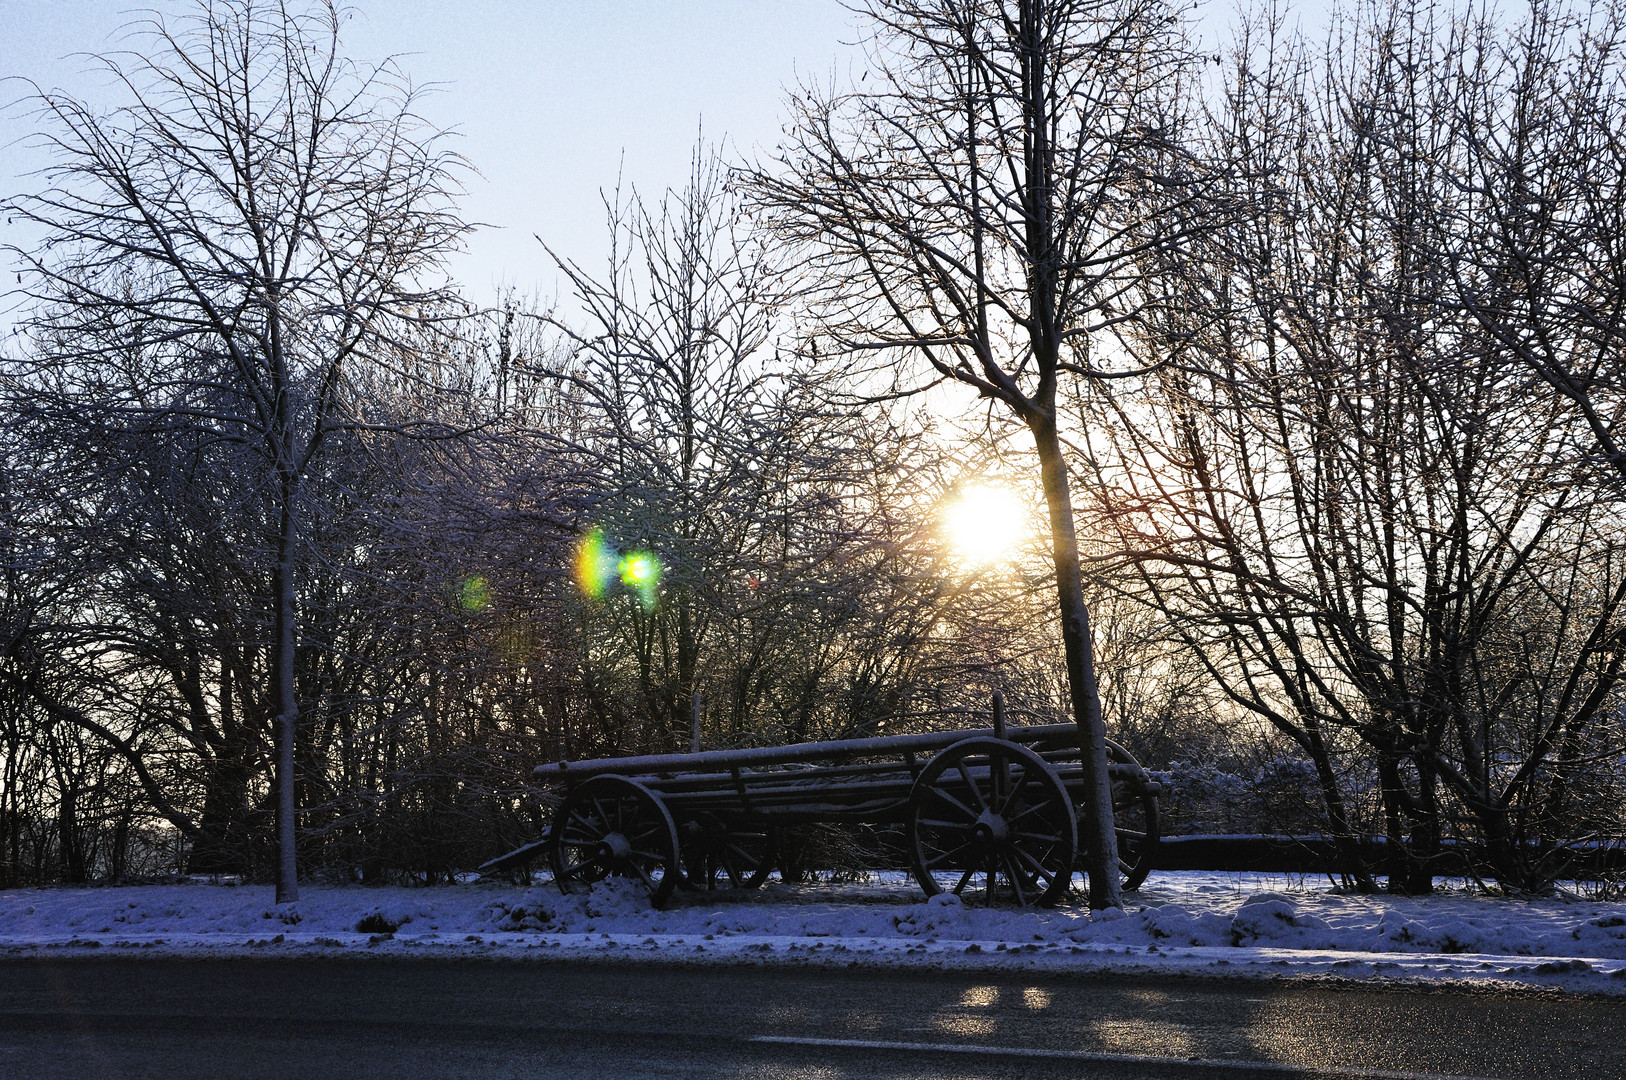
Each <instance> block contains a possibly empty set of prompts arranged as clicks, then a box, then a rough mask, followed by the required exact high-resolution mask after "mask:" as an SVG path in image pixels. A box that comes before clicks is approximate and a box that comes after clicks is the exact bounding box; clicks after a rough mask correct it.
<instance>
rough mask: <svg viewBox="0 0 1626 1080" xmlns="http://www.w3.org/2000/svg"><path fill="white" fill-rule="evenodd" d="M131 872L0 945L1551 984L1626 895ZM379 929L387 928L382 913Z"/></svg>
mask: <svg viewBox="0 0 1626 1080" xmlns="http://www.w3.org/2000/svg"><path fill="white" fill-rule="evenodd" d="M301 894H302V895H301V899H300V900H299V902H298V903H297V904H290V905H284V906H281V907H279V906H276V905H275V904H273V903H272V902H271V901H272V895H271V890H270V889H269V888H267V887H264V886H234V885H210V884H203V883H193V884H183V885H141V886H128V887H102V888H95V887H92V888H52V889H24V890H12V891H6V892H0V955H6V954H10V955H18V954H28V953H44V954H49V955H62V954H64V953H74V952H78V951H79V950H89V949H96V948H106V949H110V950H118V951H120V952H124V951H142V952H144V953H145V954H147V955H158V954H164V955H175V954H189V955H202V954H209V955H221V954H244V955H248V954H252V955H256V956H264V955H276V954H283V955H309V954H312V953H316V952H323V951H326V952H334V953H358V954H368V955H431V954H446V953H458V954H468V955H479V956H490V957H513V958H523V957H544V956H545V957H560V956H569V957H573V958H580V959H589V958H601V959H623V960H627V959H631V960H638V961H654V962H681V963H740V962H750V963H786V964H818V965H832V964H833V965H841V966H848V965H851V964H863V965H908V966H927V967H952V968H970V969H984V970H986V969H994V968H1011V969H1019V970H1047V971H1058V972H1060V971H1102V970H1114V971H1133V972H1156V973H1163V974H1170V973H1188V974H1199V975H1205V976H1215V975H1219V976H1240V977H1265V978H1279V977H1300V976H1331V977H1343V978H1353V979H1364V978H1379V979H1392V980H1402V981H1408V982H1410V981H1458V982H1473V983H1499V984H1503V985H1507V984H1525V985H1530V986H1544V987H1559V988H1564V989H1568V990H1577V991H1586V992H1592V993H1604V994H1613V995H1620V996H1626V903H1620V902H1613V903H1601V902H1594V901H1589V900H1584V899H1553V900H1537V901H1528V900H1508V899H1497V898H1490V897H1485V896H1481V895H1476V894H1474V893H1473V892H1471V891H1469V890H1467V889H1464V888H1459V889H1453V890H1450V891H1446V892H1441V893H1438V894H1436V895H1434V896H1430V897H1423V898H1399V897H1389V896H1357V895H1350V894H1345V893H1339V892H1336V891H1333V890H1332V889H1330V888H1329V887H1328V885H1327V883H1326V882H1325V881H1324V880H1323V881H1321V882H1319V883H1318V882H1317V881H1315V880H1313V879H1312V880H1305V879H1301V878H1296V877H1284V876H1279V875H1261V874H1227V873H1197V872H1186V873H1160V874H1154V875H1153V877H1152V879H1151V880H1150V881H1148V882H1147V884H1146V885H1145V886H1144V887H1142V888H1141V890H1140V891H1139V892H1138V893H1132V894H1130V901H1129V905H1128V907H1127V909H1126V910H1123V911H1107V912H1101V913H1096V914H1094V915H1092V914H1091V913H1090V912H1089V911H1088V909H1087V908H1085V907H1083V906H1082V904H1069V905H1064V906H1061V907H1058V908H1055V909H1052V910H1048V911H1018V910H1010V909H987V908H974V907H970V906H967V905H964V904H961V903H960V901H959V900H958V899H956V898H955V897H953V896H947V895H940V896H936V897H933V898H932V899H930V900H926V899H923V898H922V897H921V894H920V891H919V889H918V888H917V887H916V886H915V885H914V883H913V882H912V881H911V880H909V879H908V877H907V876H906V875H904V874H883V875H878V876H877V877H876V878H875V879H874V880H873V881H871V882H869V883H866V884H858V885H801V886H788V885H780V884H777V883H771V884H769V885H768V887H766V888H764V889H762V890H760V891H758V892H755V893H747V894H725V893H718V894H711V895H705V894H701V895H695V894H689V895H684V894H681V893H680V894H679V895H678V898H677V899H676V901H675V902H674V904H673V905H672V906H671V907H670V908H669V909H668V910H666V911H653V910H651V909H650V908H649V906H648V901H647V899H646V898H645V896H644V894H643V893H642V892H641V890H638V889H635V888H632V887H629V886H628V885H627V884H626V883H622V882H609V883H605V884H601V885H599V886H597V887H596V888H595V889H594V890H593V891H592V892H591V893H589V894H587V895H579V896H561V895H560V894H559V892H558V891H557V890H556V889H555V888H554V887H553V886H552V885H551V884H540V885H535V886H532V887H529V888H521V887H517V886H513V885H504V884H500V883H496V882H472V883H469V884H464V885H456V886H448V887H436V888H365V887H360V886H349V887H321V886H312V885H306V886H303V887H302V889H301ZM392 928H393V929H392Z"/></svg>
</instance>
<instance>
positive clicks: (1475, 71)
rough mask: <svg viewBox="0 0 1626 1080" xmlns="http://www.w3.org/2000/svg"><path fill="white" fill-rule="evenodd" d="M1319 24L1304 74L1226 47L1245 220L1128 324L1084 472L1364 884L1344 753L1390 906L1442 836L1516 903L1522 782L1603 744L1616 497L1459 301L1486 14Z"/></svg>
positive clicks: (1530, 836) (1479, 205) (1541, 814)
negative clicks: (1380, 856) (1291, 754)
mask: <svg viewBox="0 0 1626 1080" xmlns="http://www.w3.org/2000/svg"><path fill="white" fill-rule="evenodd" d="M1340 28H1341V29H1342V30H1343V31H1344V34H1343V35H1341V36H1339V37H1338V38H1336V39H1335V40H1337V41H1338V42H1339V43H1340V44H1339V45H1338V46H1337V47H1335V48H1334V49H1332V50H1331V51H1329V52H1328V53H1326V54H1324V55H1321V56H1315V55H1313V54H1312V53H1310V52H1309V51H1308V50H1307V49H1306V48H1305V47H1304V46H1303V45H1302V43H1298V42H1293V41H1289V40H1285V39H1283V38H1281V37H1279V36H1276V34H1275V27H1273V26H1271V25H1269V24H1268V23H1267V25H1266V26H1265V28H1264V29H1265V31H1266V32H1265V33H1264V34H1263V35H1262V36H1261V37H1260V38H1258V39H1256V40H1253V41H1249V42H1245V43H1244V48H1243V49H1242V50H1241V52H1240V54H1239V58H1238V67H1237V69H1236V71H1235V73H1234V74H1235V78H1234V80H1233V82H1232V84H1231V86H1230V88H1229V98H1228V101H1227V108H1226V110H1225V113H1224V115H1223V117H1221V118H1220V119H1219V121H1218V122H1216V124H1215V125H1214V130H1215V131H1216V138H1218V139H1223V140H1226V142H1227V145H1226V146H1225V147H1224V148H1223V150H1222V152H1223V153H1224V154H1225V155H1226V156H1227V157H1231V158H1234V159H1236V160H1238V161H1240V162H1243V163H1244V165H1245V168H1244V169H1242V170H1240V175H1242V176H1244V177H1246V178H1249V179H1250V180H1251V182H1252V185H1253V186H1252V187H1250V188H1249V189H1247V191H1246V198H1247V201H1249V202H1250V203H1251V204H1252V205H1253V206H1254V207H1255V208H1256V210H1255V213H1253V214H1251V215H1247V216H1245V217H1239V218H1238V219H1236V220H1235V221H1234V222H1232V224H1231V226H1230V227H1229V228H1227V229H1226V230H1224V231H1222V232H1216V233H1215V234H1214V235H1212V236H1211V237H1210V238H1209V242H1208V243H1205V244H1204V246H1203V248H1202V249H1201V250H1200V251H1198V252H1195V255H1196V257H1195V258H1193V259H1190V260H1187V261H1185V262H1183V263H1182V264H1180V265H1178V266H1175V265H1172V264H1170V265H1168V266H1166V267H1165V271H1164V272H1165V273H1166V275H1167V276H1166V277H1164V278H1163V279H1162V280H1163V287H1164V288H1165V289H1166V290H1167V292H1168V295H1169V297H1170V298H1171V300H1172V299H1174V298H1179V299H1181V300H1182V301H1183V302H1184V305H1185V306H1184V307H1183V308H1181V307H1177V306H1175V305H1174V304H1169V305H1165V306H1163V307H1161V308H1159V309H1157V314H1156V317H1155V318H1149V319H1145V320H1142V322H1141V323H1140V324H1139V325H1140V328H1141V330H1142V331H1143V332H1144V333H1145V335H1146V336H1145V338H1144V339H1143V341H1144V344H1145V346H1146V347H1147V348H1148V349H1151V350H1155V351H1156V352H1158V353H1159V354H1161V355H1164V356H1167V357H1169V358H1171V359H1172V360H1173V361H1174V362H1173V363H1171V364H1169V365H1168V366H1167V367H1165V368H1164V369H1163V371H1162V372H1160V374H1159V376H1158V378H1157V379H1156V380H1155V382H1154V383H1153V385H1154V386H1155V388H1156V389H1155V392H1154V393H1153V394H1151V395H1148V396H1146V397H1139V398H1137V397H1135V395H1133V394H1127V395H1123V396H1121V397H1120V398H1119V399H1118V402H1117V404H1118V405H1119V411H1118V412H1117V414H1116V417H1117V423H1115V424H1112V425H1109V426H1102V427H1100V428H1099V430H1101V431H1104V432H1106V433H1107V435H1108V438H1109V439H1112V438H1115V439H1117V440H1118V441H1117V443H1116V445H1113V446H1110V447H1109V446H1105V445H1103V446H1102V447H1100V453H1098V454H1097V455H1095V456H1094V457H1093V460H1095V461H1098V462H1108V461H1111V462H1113V463H1114V467H1113V468H1114V470H1115V477H1114V478H1112V479H1109V478H1108V477H1106V476H1103V481H1102V493H1103V496H1104V498H1105V501H1106V505H1107V506H1108V507H1109V508H1110V509H1111V510H1112V511H1113V512H1114V513H1115V514H1116V517H1115V519H1114V520H1115V521H1116V523H1117V525H1118V527H1119V528H1120V529H1121V530H1122V532H1121V534H1120V535H1121V536H1122V537H1123V542H1124V546H1125V548H1126V549H1128V550H1130V551H1133V552H1134V553H1135V554H1136V556H1137V557H1138V561H1139V566H1140V568H1141V571H1142V574H1143V577H1142V585H1143V588H1144V590H1145V593H1144V595H1146V596H1147V597H1148V598H1149V599H1150V600H1151V602H1153V603H1154V604H1156V605H1157V606H1158V607H1159V608H1160V610H1162V611H1163V612H1164V613H1165V614H1166V615H1167V616H1168V617H1169V618H1170V621H1171V624H1172V625H1173V626H1174V627H1175V628H1176V629H1177V630H1178V631H1179V632H1181V633H1182V634H1184V635H1185V637H1186V639H1187V641H1188V642H1189V643H1190V646H1191V648H1192V650H1193V652H1194V653H1195V654H1196V655H1199V656H1201V657H1202V658H1203V659H1204V661H1205V663H1207V665H1208V666H1209V668H1210V670H1211V672H1212V673H1213V675H1214V677H1215V679H1216V681H1217V682H1218V683H1219V685H1221V686H1222V687H1223V688H1224V689H1225V692H1226V693H1227V694H1228V695H1229V697H1230V698H1231V700H1232V701H1233V702H1235V703H1236V704H1237V705H1238V706H1240V707H1242V708H1243V709H1246V710H1249V711H1251V712H1253V713H1254V714H1255V715H1258V716H1262V717H1264V718H1266V719H1268V720H1269V721H1270V722H1271V723H1272V724H1274V725H1275V726H1276V727H1277V728H1278V729H1279V730H1280V731H1282V732H1283V733H1285V734H1286V735H1288V736H1289V737H1290V738H1292V739H1293V740H1294V741H1295V742H1297V743H1298V744H1299V746H1300V747H1301V748H1302V750H1303V752H1304V753H1305V755H1306V757H1308V758H1309V760H1310V761H1311V762H1313V763H1314V765H1315V767H1316V770H1317V773H1318V775H1319V779H1320V783H1321V786H1322V791H1323V796H1324V800H1325V804H1326V810H1327V816H1328V819H1329V822H1330V825H1331V827H1332V830H1333V832H1334V833H1335V835H1337V836H1339V837H1340V839H1341V840H1343V841H1344V846H1345V858H1346V860H1347V865H1348V866H1349V867H1350V869H1351V871H1352V873H1353V874H1354V876H1355V877H1356V878H1357V880H1358V881H1360V883H1361V884H1363V885H1366V884H1369V883H1370V875H1369V873H1368V871H1367V868H1365V867H1364V866H1362V865H1361V864H1360V861H1359V858H1358V857H1357V856H1356V854H1355V852H1354V847H1353V844H1352V842H1351V841H1352V840H1353V833H1354V822H1353V820H1352V813H1351V808H1350V806H1349V805H1348V804H1349V801H1350V800H1349V795H1350V793H1349V792H1348V791H1346V790H1345V789H1344V786H1343V784H1342V782H1341V780H1340V777H1339V776H1338V770H1337V768H1336V760H1335V759H1336V758H1337V757H1338V756H1339V755H1340V754H1344V753H1356V754H1360V755H1362V756H1363V757H1364V758H1365V760H1366V761H1368V762H1369V763H1370V765H1371V767H1372V770H1373V771H1374V772H1375V774H1376V777H1377V787H1378V791H1377V793H1376V794H1377V798H1378V801H1379V803H1380V805H1381V811H1382V815H1383V822H1384V829H1385V832H1386V833H1387V835H1388V838H1389V840H1390V841H1391V844H1390V847H1389V850H1390V852H1391V856H1392V858H1391V863H1390V866H1389V871H1390V887H1391V888H1393V889H1396V890H1398V891H1415V892H1427V891H1428V890H1429V889H1431V888H1432V882H1433V876H1434V875H1435V874H1436V873H1437V872H1439V871H1440V868H1441V867H1442V866H1445V865H1448V863H1447V862H1446V861H1445V854H1444V852H1443V851H1442V841H1443V840H1444V839H1445V838H1446V837H1447V835H1448V833H1451V832H1455V834H1456V838H1457V839H1467V840H1471V841H1474V842H1476V843H1478V844H1480V845H1482V847H1483V849H1484V851H1485V853H1486V855H1487V857H1486V858H1485V859H1484V860H1482V861H1481V862H1480V863H1479V865H1481V866H1487V867H1489V868H1491V869H1492V870H1493V871H1494V873H1496V875H1497V876H1498V877H1500V878H1501V879H1502V880H1503V881H1504V882H1505V883H1507V884H1510V885H1513V886H1515V887H1521V888H1536V887H1541V886H1542V885H1543V884H1544V883H1545V881H1547V880H1549V879H1550V876H1551V874H1552V873H1553V871H1554V869H1555V868H1556V867H1557V865H1558V863H1557V861H1556V860H1555V859H1553V858H1547V857H1546V855H1545V853H1543V852H1534V851H1533V850H1532V849H1531V848H1530V847H1529V846H1528V844H1527V843H1526V842H1527V841H1530V840H1534V839H1541V840H1548V841H1550V840H1552V839H1554V838H1555V834H1561V833H1562V831H1563V829H1564V828H1565V827H1566V826H1565V823H1564V821H1563V820H1562V818H1561V816H1560V815H1558V814H1556V813H1555V812H1554V811H1553V809H1552V799H1551V798H1550V797H1549V796H1548V795H1547V794H1546V792H1547V791H1548V789H1549V787H1550V786H1553V785H1556V786H1557V787H1559V788H1564V787H1565V785H1566V783H1567V781H1566V780H1565V779H1564V778H1565V777H1566V776H1568V775H1570V774H1573V773H1577V772H1578V771H1581V770H1582V769H1583V767H1584V765H1585V762H1586V760H1587V759H1588V758H1589V757H1590V756H1591V755H1593V754H1596V753H1599V752H1603V753H1608V752H1611V749H1610V735H1609V733H1608V728H1609V727H1610V724H1609V717H1610V716H1611V714H1612V710H1613V709H1614V708H1616V707H1617V706H1616V705H1614V704H1612V703H1613V702H1617V701H1618V688H1619V685H1620V673H1621V672H1620V659H1619V656H1618V652H1617V651H1616V649H1615V647H1614V646H1613V645H1612V644H1611V643H1612V641H1613V640H1614V639H1615V638H1616V637H1618V635H1619V633H1620V629H1619V628H1620V619H1621V615H1622V613H1623V608H1622V604H1623V602H1626V564H1623V561H1622V554H1623V550H1626V549H1623V547H1622V542H1621V536H1620V533H1619V525H1618V523H1619V503H1618V498H1617V497H1616V496H1614V495H1612V494H1611V493H1610V490H1609V485H1608V484H1607V483H1605V482H1604V481H1605V476H1604V475H1600V472H1599V470H1598V469H1596V468H1595V467H1594V466H1593V465H1590V464H1588V463H1587V462H1586V461H1585V459H1584V457H1583V456H1581V455H1579V454H1578V453H1577V450H1578V447H1579V446H1582V445H1584V444H1585V442H1586V441H1587V437H1586V431H1587V428H1586V427H1585V426H1584V425H1583V424H1582V422H1581V421H1580V418H1579V417H1578V416H1577V415H1576V413H1575V411H1574V410H1573V409H1572V408H1570V407H1569V405H1570V404H1571V403H1570V402H1569V401H1567V400H1566V398H1565V397H1564V396H1559V395H1551V394H1543V393H1532V389H1533V384H1532V380H1531V379H1530V376H1529V369H1528V367H1527V366H1526V364H1525V363H1523V362H1521V359H1520V357H1519V356H1518V355H1517V353H1516V352H1515V351H1514V350H1512V349H1510V348H1509V347H1508V344H1507V342H1506V340H1505V338H1504V337H1503V336H1502V335H1500V334H1496V333H1489V332H1487V328H1486V325H1485V320H1484V318H1483V317H1482V316H1480V315H1475V314H1474V304H1473V303H1472V302H1471V301H1472V297H1471V296H1466V297H1465V295H1464V293H1463V292H1462V291H1461V289H1462V286H1463V285H1464V284H1467V283H1469V278H1468V277H1467V275H1466V274H1465V273H1464V272H1463V269H1462V263H1461V262H1460V261H1459V260H1458V255H1457V253H1459V252H1461V251H1463V250H1465V249H1467V250H1473V249H1475V248H1476V247H1477V246H1478V244H1479V242H1480V241H1477V240H1475V239H1470V238H1471V237H1477V236H1479V235H1481V234H1482V233H1483V232H1484V231H1485V229H1484V227H1483V223H1484V221H1485V219H1484V217H1483V216H1482V215H1484V214H1486V213H1490V214H1493V215H1495V214H1500V213H1501V211H1500V210H1499V209H1495V208H1493V207H1492V206H1490V205H1488V204H1487V203H1486V202H1484V201H1482V200H1483V199H1484V195H1483V189H1482V188H1481V187H1480V186H1479V184H1478V179H1479V178H1476V179H1475V180H1474V181H1471V182H1459V181H1458V177H1460V176H1462V175H1463V172H1464V168H1465V166H1467V165H1468V164H1469V163H1470V162H1472V161H1473V160H1474V158H1475V157H1476V155H1477V154H1478V153H1479V152H1480V149H1481V148H1482V146H1483V145H1484V143H1485V141H1486V140H1490V139H1495V138H1497V133H1498V131H1499V130H1500V129H1499V128H1498V126H1497V124H1496V123H1494V122H1488V120H1489V118H1485V120H1486V121H1487V122H1469V123H1464V122H1463V121H1462V110H1464V109H1465V108H1469V107H1472V106H1473V104H1474V103H1475V102H1476V101H1480V100H1482V98H1483V90H1482V87H1481V85H1480V80H1481V79H1482V78H1484V77H1485V74H1486V73H1485V70H1484V68H1483V67H1482V66H1480V65H1483V64H1486V63H1489V62H1491V58H1492V57H1493V56H1494V55H1495V54H1496V52H1497V49H1496V48H1495V46H1494V44H1493V43H1494V42H1495V41H1496V39H1497V28H1496V27H1495V24H1493V23H1489V22H1486V21H1483V20H1478V19H1464V20H1462V21H1460V22H1454V23H1453V22H1443V23H1436V22H1433V21H1431V9H1426V8H1421V7H1418V6H1414V5H1409V4H1405V3H1400V4H1395V5H1392V6H1389V7H1385V8H1380V9H1374V10H1372V11H1363V13H1362V14H1361V15H1360V16H1358V17H1356V18H1354V19H1352V20H1351V21H1349V22H1345V23H1341V24H1340ZM1506 74H1507V73H1506V71H1505V69H1504V79H1505V81H1500V85H1502V86H1503V93H1504V94H1505V95H1506V98H1508V99H1511V100H1513V101H1515V102H1518V101H1520V100H1522V99H1521V98H1520V91H1519V89H1518V86H1517V84H1518V82H1519V80H1518V79H1516V78H1506ZM1465 76H1466V77H1465ZM1493 81H1495V80H1493ZM1527 103H1528V104H1530V105H1535V104H1536V99H1535V98H1532V99H1531V100H1530V101H1529V102H1527ZM1511 111H1512V112H1513V113H1514V114H1517V113H1518V112H1520V111H1522V106H1520V105H1515V106H1514V107H1513V108H1512V110H1511ZM1527 164H1528V165H1529V166H1530V168H1531V169H1532V170H1534V169H1536V168H1538V166H1537V165H1536V163H1534V162H1529V163H1527ZM1539 168H1540V169H1547V168H1559V169H1562V168H1563V166H1562V165H1561V163H1560V159H1556V158H1555V159H1554V160H1553V161H1551V162H1547V163H1543V164H1541V165H1540V166H1539ZM1498 172H1499V170H1498ZM1492 201H1493V202H1499V200H1492ZM1521 280H1522V279H1521ZM1465 301H1466V302H1465ZM1125 508H1132V509H1130V510H1129V511H1128V512H1125ZM1599 735H1602V736H1603V739H1602V741H1601V742H1599V741H1596V740H1595V736H1599ZM1453 801H1454V803H1455V806H1456V807H1457V808H1460V811H1462V813H1461V814H1460V815H1457V820H1455V821H1453V814H1452V813H1451V811H1450V809H1449V804H1450V803H1452V802H1453Z"/></svg>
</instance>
